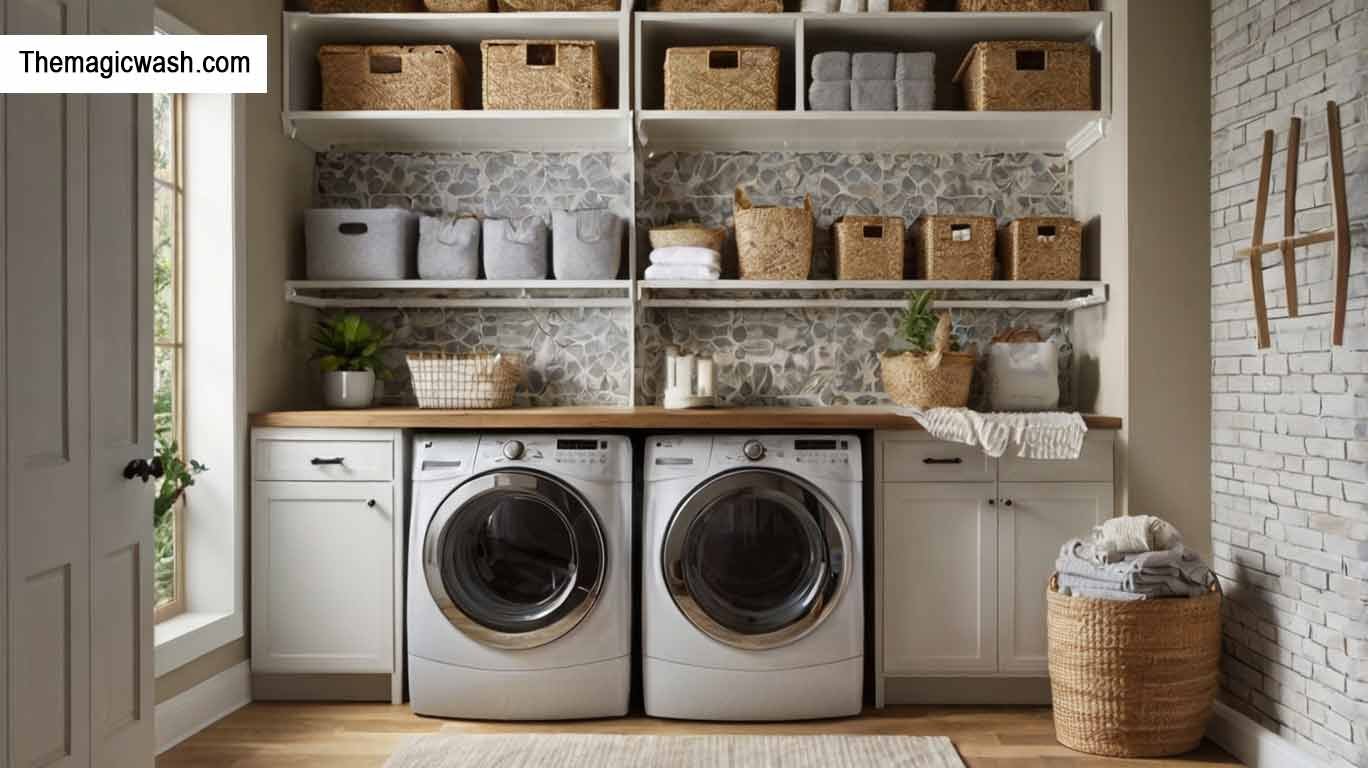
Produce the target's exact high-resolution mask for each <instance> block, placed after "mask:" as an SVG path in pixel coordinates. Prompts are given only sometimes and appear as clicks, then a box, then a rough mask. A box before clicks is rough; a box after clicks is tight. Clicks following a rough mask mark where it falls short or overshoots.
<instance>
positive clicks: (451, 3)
mask: <svg viewBox="0 0 1368 768" xmlns="http://www.w3.org/2000/svg"><path fill="white" fill-rule="evenodd" d="M423 5H426V6H427V9H428V10H429V11H431V12H432V13H487V12H488V11H489V0H423Z"/></svg>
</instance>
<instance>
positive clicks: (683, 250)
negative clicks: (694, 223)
mask: <svg viewBox="0 0 1368 768" xmlns="http://www.w3.org/2000/svg"><path fill="white" fill-rule="evenodd" d="M651 263H652V264H664V265H671V266H698V267H712V268H713V269H721V268H722V254H720V253H718V252H717V251H714V250H713V249H711V248H699V247H696V246H690V245H672V246H669V247H666V248H657V249H655V250H654V251H651Z"/></svg>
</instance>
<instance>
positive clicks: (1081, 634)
mask: <svg viewBox="0 0 1368 768" xmlns="http://www.w3.org/2000/svg"><path fill="white" fill-rule="evenodd" d="M1056 579H1057V577H1055V578H1051V579H1050V585H1049V587H1048V589H1047V592H1046V600H1047V602H1048V608H1047V615H1046V623H1047V626H1048V635H1049V639H1048V646H1049V656H1050V688H1051V691H1052V693H1053V699H1054V723H1055V738H1057V739H1059V743H1061V744H1063V745H1064V746H1066V747H1069V748H1070V749H1075V750H1078V751H1079V752H1087V753H1089V754H1094V755H1106V756H1108V757H1164V756H1167V755H1177V754H1181V753H1183V752H1188V751H1190V750H1192V749H1195V748H1196V747H1197V745H1198V744H1200V743H1201V741H1202V736H1203V734H1204V733H1205V731H1206V727H1207V721H1208V720H1209V719H1210V717H1211V708H1212V702H1213V701H1214V700H1215V698H1216V690H1217V685H1218V683H1217V672H1218V669H1219V666H1220V660H1221V594H1220V592H1219V591H1218V589H1217V588H1216V587H1214V586H1213V588H1212V591H1211V592H1209V593H1207V594H1206V595H1203V596H1202V597H1193V598H1159V599H1154V600H1137V601H1131V602H1126V601H1116V600H1095V599H1091V598H1086V597H1076V596H1071V595H1064V594H1061V593H1060V592H1059V585H1058V583H1057V580H1056Z"/></svg>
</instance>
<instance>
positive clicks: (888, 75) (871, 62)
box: [850, 51, 898, 80]
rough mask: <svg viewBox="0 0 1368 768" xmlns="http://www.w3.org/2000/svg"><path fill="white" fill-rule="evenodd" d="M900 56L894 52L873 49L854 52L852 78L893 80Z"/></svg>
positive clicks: (851, 64)
mask: <svg viewBox="0 0 1368 768" xmlns="http://www.w3.org/2000/svg"><path fill="white" fill-rule="evenodd" d="M897 61H898V56H897V54H894V53H884V52H881V51H871V52H865V53H856V54H852V55H851V57H850V79H851V80H892V79H893V78H894V76H895V70H896V69H897Z"/></svg>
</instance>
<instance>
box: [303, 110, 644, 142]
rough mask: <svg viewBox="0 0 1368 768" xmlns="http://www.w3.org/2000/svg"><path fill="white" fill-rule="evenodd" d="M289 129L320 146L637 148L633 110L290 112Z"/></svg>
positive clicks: (305, 140)
mask: <svg viewBox="0 0 1368 768" xmlns="http://www.w3.org/2000/svg"><path fill="white" fill-rule="evenodd" d="M284 119H285V130H286V131H287V132H288V133H289V135H290V137H291V138H294V139H298V140H299V141H302V142H304V143H305V144H306V145H308V146H309V148H310V149H313V150H314V151H315V152H328V151H331V150H335V149H336V150H351V151H356V152H365V151H374V152H382V151H388V152H403V151H411V152H422V151H447V152H471V151H481V150H484V151H500V150H526V151H534V152H535V151H543V152H554V151H570V150H576V151H587V152H593V151H619V152H626V151H630V150H631V148H632V116H631V113H630V112H625V111H617V110H608V109H596V110H582V111H558V112H521V111H488V112H486V111H483V110H454V111H450V112H322V111H317V110H314V111H301V112H286V113H285V116H284Z"/></svg>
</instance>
